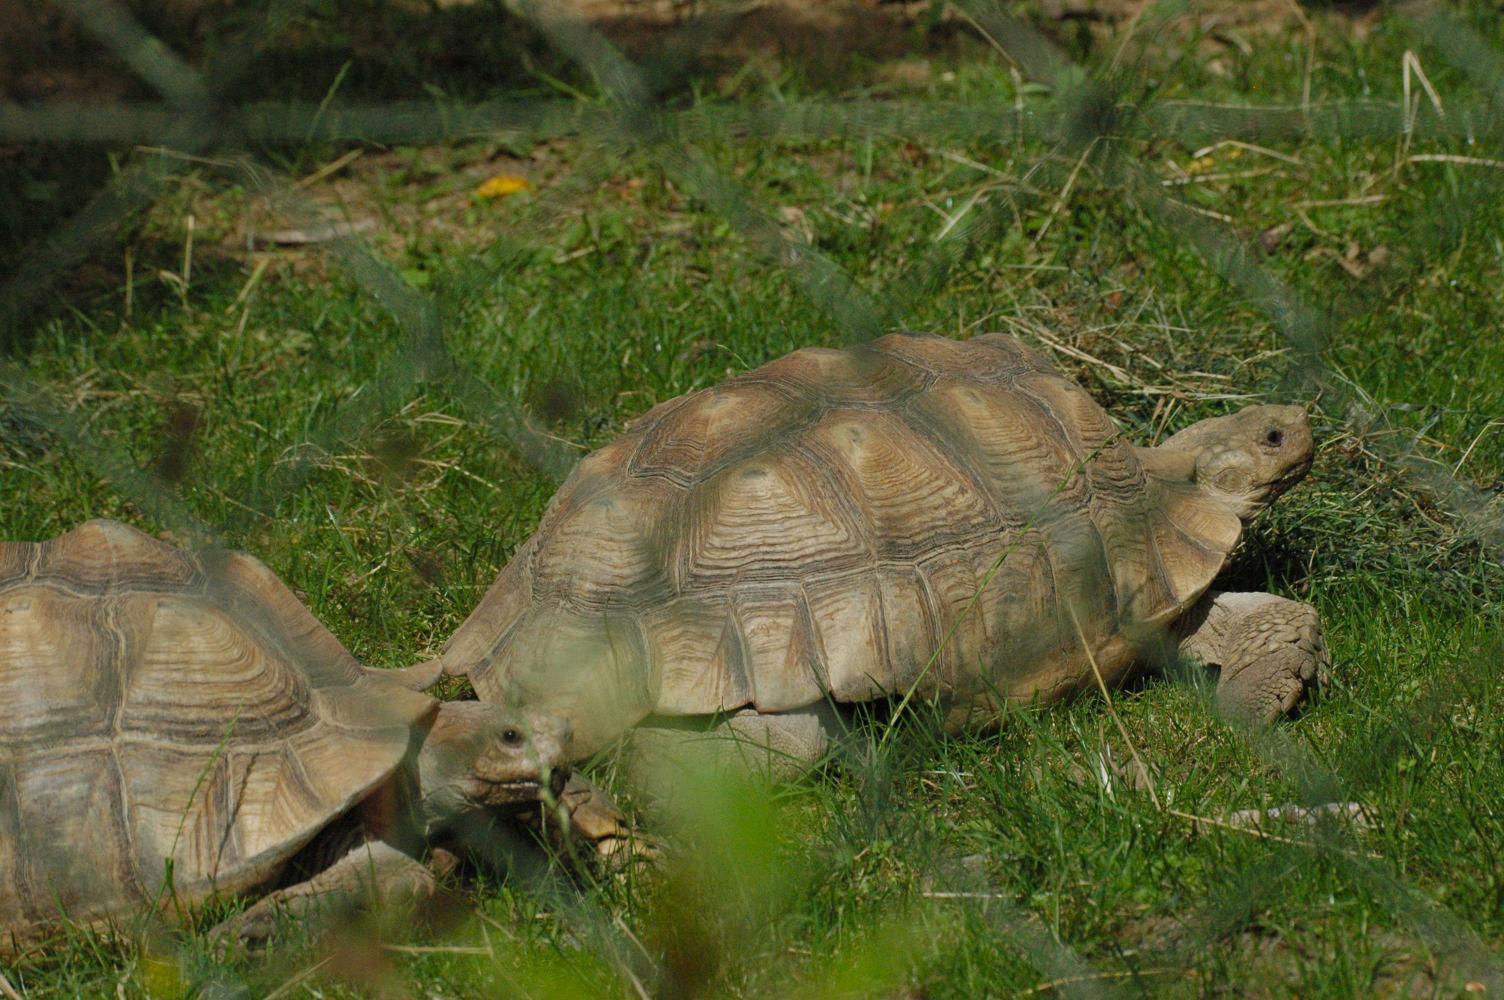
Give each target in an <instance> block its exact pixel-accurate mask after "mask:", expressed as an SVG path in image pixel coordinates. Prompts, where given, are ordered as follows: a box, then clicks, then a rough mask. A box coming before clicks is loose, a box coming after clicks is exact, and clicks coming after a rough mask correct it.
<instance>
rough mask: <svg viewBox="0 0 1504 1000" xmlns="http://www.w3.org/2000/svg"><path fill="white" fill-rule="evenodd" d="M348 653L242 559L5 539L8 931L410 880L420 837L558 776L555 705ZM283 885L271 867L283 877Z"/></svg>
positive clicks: (1, 830) (113, 528) (3, 921)
mask: <svg viewBox="0 0 1504 1000" xmlns="http://www.w3.org/2000/svg"><path fill="white" fill-rule="evenodd" d="M428 679H430V677H429V676H428V675H426V674H425V673H424V672H421V671H420V672H418V674H417V675H416V676H408V677H404V676H402V675H401V673H400V672H392V671H381V670H373V669H368V668H366V667H363V666H361V665H360V664H359V663H357V662H356V661H355V660H354V659H353V658H352V657H351V656H350V654H349V653H348V652H346V651H345V649H344V648H343V647H342V646H341V645H340V643H339V641H338V640H337V639H335V638H334V636H333V635H331V634H330V633H329V632H328V631H327V630H326V629H324V628H323V626H321V625H320V624H319V623H318V622H317V621H316V620H315V619H314V618H313V616H312V615H311V614H309V613H308V611H307V610H306V609H305V608H304V607H303V606H302V605H301V604H300V603H299V602H298V600H297V598H296V597H294V596H293V594H292V593H291V592H290V591H289V590H288V589H287V588H286V587H285V586H284V585H283V584H282V583H281V581H279V580H278V579H277V578H276V576H275V575H273V574H272V572H271V571H270V570H269V569H267V568H266V566H264V565H263V564H262V563H260V562H258V561H257V560H255V559H253V558H251V557H249V556H245V555H240V554H233V553H213V552H209V553H203V554H200V555H198V556H190V555H188V554H186V553H183V552H181V551H179V550H177V549H175V548H173V547H172V546H169V545H166V544H164V543H162V542H159V541H156V540H154V539H152V538H150V537H148V536H147V535H144V534H142V533H141V532H139V531H137V530H135V529H134V528H130V527H127V526H125V525H123V524H118V523H115V522H111V521H103V520H100V521H90V522H88V523H86V524H84V525H82V526H80V527H78V528H76V529H75V530H73V531H70V532H69V533H67V534H66V535H63V536H61V537H59V538H56V539H54V540H52V541H48V542H42V543H38V544H31V543H21V542H10V543H0V703H3V704H4V706H5V712H4V714H3V717H0V796H3V804H0V950H3V951H14V950H17V949H20V948H24V947H26V946H28V945H29V944H31V943H33V942H35V941H37V940H38V939H40V938H42V937H44V936H46V935H47V934H49V933H50V932H51V931H52V930H54V929H55V928H56V927H57V926H58V925H59V924H60V923H61V922H63V921H67V922H70V923H72V924H75V925H90V924H101V923H105V922H108V921H110V920H111V919H113V918H115V917H118V916H121V915H123V914H125V913H128V912H130V911H143V910H146V909H151V908H155V909H157V910H165V909H167V908H168V907H169V906H170V907H172V908H178V907H181V906H183V905H184V904H191V903H194V902H197V901H202V900H205V899H207V898H209V897H212V896H223V895H227V894H235V893H242V892H247V891H252V890H266V889H274V891H272V892H271V894H270V895H268V896H266V897H265V898H263V899H262V900H260V901H259V902H258V903H256V904H255V905H254V906H253V907H252V908H251V909H250V910H248V911H246V913H245V914H243V915H242V916H241V917H240V918H238V919H237V920H236V922H235V924H234V928H235V930H236V931H237V932H238V933H239V934H240V936H241V937H242V938H243V939H246V940H254V939H257V938H260V937H262V936H264V934H265V933H266V932H267V931H268V930H269V929H270V926H271V923H272V917H273V914H274V909H273V908H274V906H276V905H277V904H281V903H286V904H291V905H293V906H294V907H295V908H298V909H303V908H305V907H306V906H307V904H308V903H309V902H310V901H313V900H320V901H324V900H327V899H328V898H329V897H331V896H332V897H337V898H340V899H343V900H345V901H353V900H354V898H355V897H359V896H361V895H363V894H364V893H365V892H367V891H368V890H372V889H376V890H383V891H389V892H394V893H414V892H416V893H420V894H421V893H423V892H425V891H427V890H428V889H429V888H431V885H432V876H431V874H430V873H429V871H428V870H427V869H426V868H425V867H424V866H423V865H421V864H420V863H419V861H418V860H417V858H418V857H421V856H422V852H423V848H424V846H425V844H429V843H433V842H434V841H435V839H436V838H438V837H440V836H442V835H443V833H444V832H445V831H446V830H449V829H452V828H454V827H455V826H456V825H457V824H459V823H462V822H464V821H465V820H466V819H467V818H473V817H476V816H477V815H489V814H491V813H493V812H498V811H499V812H508V811H514V810H517V809H519V808H523V807H524V806H526V804H527V803H534V802H537V801H538V800H539V798H540V794H541V791H540V789H541V787H542V786H543V784H544V783H547V782H550V781H551V782H552V783H553V785H554V787H555V790H556V791H557V790H559V789H560V788H561V786H562V784H563V780H564V778H565V777H566V774H567V771H566V769H565V768H564V767H563V766H562V763H563V762H562V753H563V747H564V745H565V743H566V741H567V737H568V733H567V730H566V729H565V727H564V726H563V725H562V724H561V723H559V722H558V721H556V720H552V719H550V718H548V717H546V716H544V715H543V714H541V713H539V712H531V711H529V712H518V711H514V710H512V709H508V708H503V707H501V706H497V705H484V704H481V703H478V702H469V703H459V704H443V705H441V704H439V703H438V702H436V701H434V700H433V699H431V698H429V697H427V696H426V695H423V694H420V693H418V692H417V691H416V690H411V689H410V687H408V686H404V684H411V685H413V686H416V685H420V684H422V683H423V682H424V681H426V680H428ZM279 886H280V887H279Z"/></svg>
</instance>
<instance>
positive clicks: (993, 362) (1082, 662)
mask: <svg viewBox="0 0 1504 1000" xmlns="http://www.w3.org/2000/svg"><path fill="white" fill-rule="evenodd" d="M1240 528H1241V525H1240V522H1239V520H1238V518H1237V517H1236V516H1235V515H1233V514H1232V513H1230V512H1229V511H1228V510H1227V509H1225V508H1224V507H1223V506H1222V505H1221V504H1219V503H1218V502H1216V501H1215V500H1213V499H1211V498H1209V497H1206V496H1204V495H1203V494H1202V493H1201V492H1200V491H1199V490H1198V489H1197V488H1196V487H1195V486H1193V485H1192V484H1190V483H1187V482H1172V481H1169V480H1161V479H1159V478H1157V477H1154V476H1151V475H1149V474H1147V473H1146V472H1145V470H1144V468H1143V466H1142V465H1141V464H1140V462H1139V460H1138V458H1137V457H1136V455H1135V451H1134V448H1133V447H1132V446H1131V444H1130V443H1129V442H1128V441H1127V440H1125V439H1124V437H1123V435H1122V433H1121V432H1120V431H1119V429H1118V428H1117V427H1116V426H1115V425H1114V423H1113V422H1112V420H1111V419H1110V418H1109V417H1108V415H1107V414H1106V413H1105V412H1104V411H1103V410H1102V408H1101V407H1100V406H1098V405H1097V404H1096V403H1095V402H1094V401H1093V400H1092V398H1091V397H1090V396H1089V395H1088V394H1087V393H1086V392H1085V391H1084V390H1082V389H1081V388H1080V387H1079V386H1078V385H1076V384H1075V383H1074V382H1072V381H1070V380H1069V379H1068V378H1066V377H1064V376H1063V375H1061V374H1060V373H1058V372H1057V371H1056V370H1055V369H1054V368H1053V367H1051V365H1050V364H1049V363H1048V362H1046V361H1045V360H1044V359H1042V358H1041V357H1040V356H1039V355H1038V354H1036V353H1035V352H1033V351H1032V350H1030V349H1029V348H1027V347H1026V346H1024V345H1023V344H1022V343H1021V342H1020V341H1018V340H1016V339H1014V338H1013V337H1009V336H1005V335H1000V334H991V335H986V336H981V337H977V338H975V339H973V340H970V341H965V342H958V341H952V340H949V339H945V338H941V337H933V336H914V335H904V334H898V335H892V336H888V337H884V338H882V339H881V340H878V341H876V342H875V343H873V344H871V345H867V346H864V347H860V348H855V349H849V350H829V349H813V348H811V349H805V350H800V351H796V352H794V353H793V354H790V355H788V356H786V357H784V358H781V359H779V360H777V361H774V362H772V363H771V364H768V365H765V366H764V367H762V368H759V369H757V370H755V371H752V372H749V373H747V374H745V375H741V376H739V377H736V378H733V379H730V380H729V381H727V382H725V383H722V384H720V385H717V386H715V387H713V388H709V389H705V390H703V391H700V392H695V393H691V394H689V395H686V396H681V397H679V398H677V399H673V400H670V401H668V402H666V403H663V404H661V405H659V406H657V407H655V408H654V409H652V410H651V411H649V412H648V413H647V414H646V415H645V416H643V417H642V418H641V419H640V420H638V421H637V422H636V423H635V424H634V425H633V426H632V427H631V428H630V429H629V430H628V432H627V433H626V434H624V435H622V436H621V437H620V438H618V439H617V440H615V441H613V442H612V443H610V444H608V445H606V446H605V447H604V448H601V449H600V450H599V451H597V452H595V453H594V454H591V455H589V456H587V457H586V458H585V459H583V460H582V461H581V462H580V463H579V465H578V466H577V468H576V469H575V470H574V472H573V473H572V474H571V476H570V477H569V479H568V480H567V481H566V482H565V484H564V485H563V487H561V488H560V490H559V491H558V494H557V495H556V496H555V497H554V499H553V501H552V503H551V504H550V506H549V508H548V510H547V512H546V514H545V515H544V518H543V521H542V523H541V525H540V527H539V528H538V531H537V533H536V534H534V535H533V536H532V538H530V539H529V540H528V541H527V542H526V543H525V544H524V545H523V546H522V547H521V549H520V550H519V551H518V552H517V553H516V555H515V557H514V558H513V559H512V561H511V562H510V564H509V565H508V566H507V567H506V569H505V570H504V571H503V572H502V573H501V576H500V577H499V578H498V579H497V581H496V582H495V584H494V585H493V586H492V587H491V588H490V590H489V592H488V593H487V594H486V597H485V599H484V601H483V602H482V603H481V605H480V606H479V607H478V608H477V609H476V610H475V612H474V613H473V614H472V615H471V616H470V617H469V618H468V619H467V620H466V621H465V623H464V624H463V625H462V626H461V627H460V629H459V631H458V632H457V633H456V634H455V635H454V637H453V638H452V639H451V640H450V642H449V644H448V646H447V648H446V650H445V653H444V667H445V670H446V671H448V672H451V673H466V674H468V675H469V676H470V678H471V680H472V682H473V684H474V686H475V688H476V691H477V692H478V693H479V694H480V696H481V697H482V698H485V699H488V700H496V701H512V702H523V703H526V704H529V705H534V706H539V707H546V708H547V709H549V710H551V711H556V712H559V713H561V714H563V715H565V716H566V717H568V718H569V719H570V722H571V724H572V725H573V727H574V731H575V737H576V744H575V749H576V750H577V751H578V752H580V753H587V752H589V751H591V750H593V749H595V748H596V747H598V746H600V745H601V744H602V743H604V742H605V741H607V740H609V739H611V738H613V737H615V736H616V735H619V734H620V733H621V731H622V729H623V727H625V726H629V725H631V724H633V723H635V722H637V721H639V720H640V719H642V718H643V717H644V716H645V715H647V714H657V715H669V716H672V715H699V714H706V713H721V712H731V711H735V710H738V709H741V708H745V707H751V708H755V709H757V710H758V711H761V712H778V711H786V710H790V709H796V708H800V707H803V706H808V705H811V704H813V703H815V702H818V701H821V700H822V699H826V698H834V699H835V700H836V701H839V702H859V701H864V700H868V699H874V698H879V697H883V696H887V695H891V694H895V693H905V692H908V691H911V690H912V691H914V692H915V693H916V694H917V695H920V696H925V697H939V698H942V699H944V700H945V702H946V703H948V704H949V705H951V706H952V710H953V712H959V716H957V718H960V717H964V716H967V715H974V714H976V712H977V710H978V709H979V708H985V706H986V705H987V704H989V703H990V699H991V696H993V695H1001V696H1003V697H1005V698H1008V699H1023V700H1027V699H1031V698H1036V697H1037V698H1040V699H1045V700H1049V699H1054V698H1057V697H1059V696H1061V695H1064V694H1066V693H1067V692H1070V691H1072V690H1075V689H1077V688H1080V687H1082V686H1083V685H1085V684H1092V683H1095V682H1094V680H1093V670H1094V669H1095V670H1096V671H1099V672H1100V673H1101V674H1102V675H1103V680H1104V682H1105V683H1108V684H1111V683H1113V682H1114V681H1115V680H1119V679H1121V677H1122V676H1123V674H1124V673H1125V672H1126V671H1127V670H1128V669H1129V668H1130V666H1131V665H1132V663H1133V662H1134V660H1135V659H1136V657H1138V656H1139V655H1140V654H1141V653H1142V652H1143V647H1144V644H1145V643H1146V642H1148V641H1149V638H1150V637H1151V636H1152V635H1153V634H1154V632H1155V630H1156V628H1157V627H1161V626H1163V625H1165V624H1166V623H1168V622H1170V621H1172V620H1173V619H1174V618H1175V617H1176V616H1177V615H1179V614H1180V612H1181V611H1182V610H1183V609H1184V608H1185V607H1186V606H1187V605H1188V604H1189V603H1190V602H1192V601H1194V600H1195V599H1196V598H1197V597H1199V596H1200V595H1201V594H1202V593H1203V592H1204V591H1205V589H1206V588H1207V587H1208V586H1209V585H1210V583H1211V581H1212V579H1213V577H1214V576H1215V575H1216V573H1217V571H1218V570H1219V569H1220V568H1221V566H1222V564H1223V562H1224V560H1225V558H1226V556H1227V554H1228V552H1229V550H1230V549H1231V548H1232V546H1233V545H1234V543H1235V542H1236V540H1237V537H1238V534H1239V531H1240ZM1093 660H1095V667H1094V666H1093ZM982 714H983V715H984V716H985V715H986V713H985V712H983V713H982Z"/></svg>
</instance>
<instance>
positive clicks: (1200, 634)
mask: <svg viewBox="0 0 1504 1000" xmlns="http://www.w3.org/2000/svg"><path fill="white" fill-rule="evenodd" d="M1181 628H1182V633H1181V635H1182V638H1181V640H1180V652H1181V654H1182V655H1183V656H1186V657H1189V658H1191V659H1194V660H1199V661H1201V662H1202V663H1204V664H1206V665H1207V666H1209V667H1219V668H1220V669H1221V674H1220V677H1219V679H1218V682H1217V703H1218V705H1219V706H1220V707H1221V708H1222V711H1223V712H1224V713H1226V714H1228V715H1233V716H1238V717H1241V718H1250V719H1254V720H1256V721H1258V722H1273V721H1274V720H1275V719H1277V718H1279V717H1280V716H1281V715H1284V714H1286V713H1288V712H1291V711H1293V710H1294V709H1295V707H1296V706H1297V705H1299V704H1300V703H1301V702H1302V701H1303V700H1304V699H1305V698H1306V696H1307V695H1308V694H1309V693H1310V692H1311V690H1312V689H1313V688H1314V689H1316V690H1317V691H1321V690H1325V689H1326V687H1327V686H1328V685H1329V684H1330V676H1329V668H1330V666H1331V662H1332V659H1331V654H1330V653H1329V652H1328V651H1327V648H1326V640H1325V639H1324V638H1323V637H1322V634H1321V619H1320V618H1319V617H1318V616H1317V614H1316V609H1315V608H1313V607H1311V606H1310V605H1309V604H1301V603H1300V602H1298V601H1291V600H1287V599H1285V598H1283V597H1275V596H1274V595H1273V594H1233V593H1225V592H1217V591H1213V592H1211V593H1208V594H1207V595H1206V596H1205V597H1203V598H1202V599H1201V601H1200V602H1199V603H1198V604H1197V605H1196V606H1195V607H1194V608H1192V609H1191V611H1190V612H1189V613H1188V614H1187V615H1186V617H1185V619H1184V620H1183V621H1182V623H1181Z"/></svg>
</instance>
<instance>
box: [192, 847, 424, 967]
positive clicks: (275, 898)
mask: <svg viewBox="0 0 1504 1000" xmlns="http://www.w3.org/2000/svg"><path fill="white" fill-rule="evenodd" d="M435 888H436V882H435V879H434V875H433V872H431V871H430V870H429V869H428V868H427V867H426V866H424V865H423V864H422V863H421V862H419V861H417V860H415V859H413V858H411V857H409V856H408V855H406V854H403V853H402V852H401V851H399V850H397V849H396V848H395V847H393V846H391V845H390V844H387V843H385V842H384V841H380V840H373V841H368V842H366V843H363V844H361V845H359V846H358V847H356V848H354V849H353V850H351V851H350V853H349V854H346V855H345V856H344V857H342V858H340V859H339V860H338V861H336V862H335V863H334V864H332V865H330V866H329V867H328V868H325V869H324V870H323V871H321V872H319V873H318V874H316V875H314V876H313V877H312V878H310V879H308V880H307V881H305V882H299V883H297V884H295V885H290V886H286V887H285V888H282V889H278V890H276V891H275V892H271V893H268V894H267V895H265V896H263V897H262V898H261V899H259V900H257V901H256V902H255V903H254V904H253V905H252V906H251V907H250V908H249V909H247V910H245V911H244V912H243V913H241V914H240V915H239V916H235V917H231V918H230V919H229V920H226V921H225V922H224V923H222V924H220V925H219V926H218V927H216V928H215V929H214V933H215V934H218V935H224V936H225V940H226V941H229V940H231V939H233V940H237V941H239V943H240V944H241V945H243V946H246V947H253V946H255V945H259V944H262V943H264V942H265V941H266V940H267V938H269V937H270V936H271V934H272V932H273V931H274V930H275V929H276V925H277V913H278V912H279V911H281V912H285V913H287V914H288V915H289V916H290V917H291V918H292V919H294V920H297V921H299V922H300V923H301V922H305V921H307V920H310V919H316V918H317V917H318V916H320V915H321V914H338V913H341V912H349V911H352V910H355V909H358V908H360V907H363V906H365V905H366V904H368V903H369V902H371V900H372V899H382V900H386V901H389V902H390V901H408V902H418V903H421V902H424V901H426V900H428V899H430V898H432V897H433V894H434V890H435Z"/></svg>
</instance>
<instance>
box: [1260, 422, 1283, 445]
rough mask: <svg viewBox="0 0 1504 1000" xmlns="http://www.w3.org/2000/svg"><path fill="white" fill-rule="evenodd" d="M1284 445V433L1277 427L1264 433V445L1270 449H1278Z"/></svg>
mask: <svg viewBox="0 0 1504 1000" xmlns="http://www.w3.org/2000/svg"><path fill="white" fill-rule="evenodd" d="M1284 443H1285V432H1284V431H1282V430H1280V429H1279V428H1278V427H1271V428H1269V430H1267V431H1266V432H1265V433H1264V444H1266V445H1268V446H1269V447H1271V448H1278V447H1279V446H1280V445H1282V444H1284Z"/></svg>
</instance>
